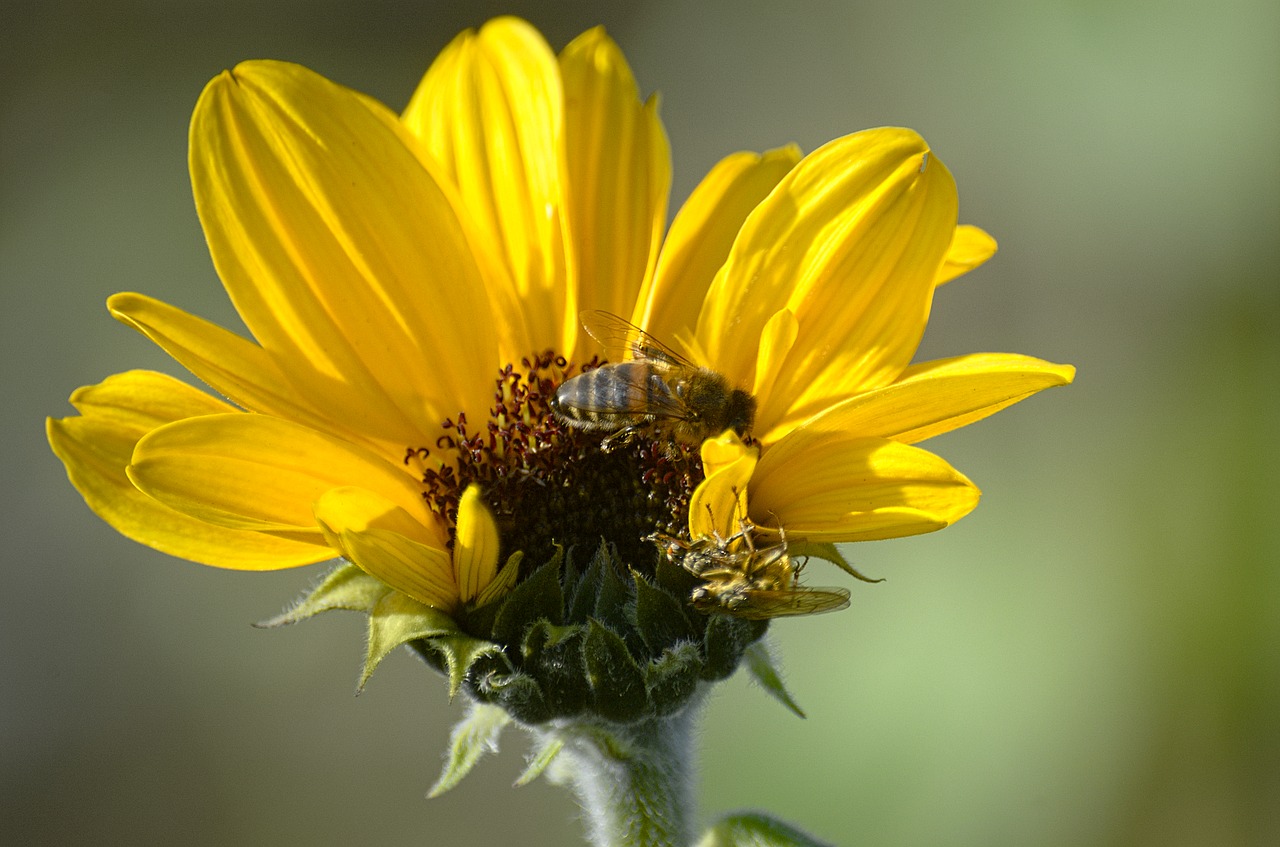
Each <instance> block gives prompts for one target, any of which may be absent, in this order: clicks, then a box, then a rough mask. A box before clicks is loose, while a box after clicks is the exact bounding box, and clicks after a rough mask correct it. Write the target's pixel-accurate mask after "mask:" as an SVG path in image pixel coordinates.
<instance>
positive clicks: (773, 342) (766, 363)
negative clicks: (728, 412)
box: [751, 309, 800, 431]
mask: <svg viewBox="0 0 1280 847" xmlns="http://www.w3.org/2000/svg"><path fill="white" fill-rule="evenodd" d="M799 333H800V323H799V321H797V320H796V316H795V314H794V313H792V311H791V310H790V309H779V310H778V311H777V312H775V313H774V314H773V317H771V318H769V321H768V322H767V323H766V324H765V325H764V330H763V331H761V333H760V351H759V353H758V354H757V356H756V384H755V387H754V388H753V389H752V391H751V394H752V396H754V397H755V398H756V407H757V408H759V407H760V406H765V407H768V406H769V405H770V403H771V394H772V392H773V386H774V383H776V382H777V380H778V374H780V373H782V368H783V363H784V362H785V361H786V360H787V356H789V355H790V354H791V348H792V347H794V346H795V344H796V336H797V335H799ZM756 430H757V431H759V427H756Z"/></svg>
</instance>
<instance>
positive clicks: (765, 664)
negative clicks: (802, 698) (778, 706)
mask: <svg viewBox="0 0 1280 847" xmlns="http://www.w3.org/2000/svg"><path fill="white" fill-rule="evenodd" d="M743 658H744V659H746V661H747V672H748V673H750V674H751V676H752V678H754V679H755V681H756V682H758V683H759V684H760V687H761V688H763V689H764V690H765V691H767V692H769V693H770V694H772V695H773V696H774V697H776V698H777V699H778V700H779V702H781V703H782V705H784V706H786V707H787V708H788V709H790V710H791V711H793V712H795V713H796V714H797V715H799V716H800V717H802V718H803V717H804V716H805V715H804V710H803V709H801V708H800V706H799V705H797V704H796V701H795V700H793V699H792V698H791V693H790V692H789V691H787V687H786V686H785V685H783V684H782V675H781V674H779V673H778V669H777V668H776V667H774V664H773V657H772V656H770V655H769V648H767V647H766V646H765V644H764V642H763V641H757V642H756V643H755V644H752V645H751V646H750V647H748V648H747V649H746V651H745V652H744V653H743Z"/></svg>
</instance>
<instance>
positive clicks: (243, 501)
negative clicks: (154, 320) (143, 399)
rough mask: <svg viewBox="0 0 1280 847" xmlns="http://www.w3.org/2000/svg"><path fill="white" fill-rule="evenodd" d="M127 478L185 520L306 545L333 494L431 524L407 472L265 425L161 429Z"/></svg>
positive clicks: (304, 431)
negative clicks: (322, 502)
mask: <svg viewBox="0 0 1280 847" xmlns="http://www.w3.org/2000/svg"><path fill="white" fill-rule="evenodd" d="M128 472H129V478H130V479H132V480H133V483H134V484H135V485H137V486H138V487H139V488H141V489H142V490H143V491H144V492H146V493H147V494H150V495H151V496H152V497H155V498H156V499H157V500H160V501H161V502H162V503H164V504H166V505H167V506H169V507H171V508H173V509H176V510H178V511H180V512H182V513H183V514H187V515H191V516H193V517H197V518H200V519H201V520H204V521H207V522H209V523H212V524H216V525H218V526H225V527H230V528H232V529H252V530H258V531H261V532H271V533H273V534H275V535H279V536H281V537H285V538H291V539H300V540H304V541H310V542H312V543H317V542H319V540H320V537H321V531H320V528H319V526H318V525H317V524H316V521H315V516H314V513H313V509H314V505H315V503H316V502H317V501H318V500H319V499H320V496H321V495H323V494H324V493H325V492H326V491H329V490H330V489H333V488H341V487H345V486H354V487H358V488H364V489H366V490H369V491H372V492H375V493H377V494H379V495H381V496H382V497H384V498H385V499H387V500H389V501H390V502H392V503H394V504H395V505H397V506H399V507H400V508H402V509H404V510H405V511H406V512H408V513H409V514H410V515H411V516H413V517H414V518H415V519H416V520H418V522H420V523H422V524H423V525H428V524H429V523H430V522H431V521H433V520H434V518H433V517H432V516H431V514H430V512H429V511H428V509H427V506H426V504H425V502H424V501H423V499H422V494H421V489H420V487H419V485H418V484H417V482H416V481H415V480H414V479H413V478H412V477H411V476H410V475H409V474H408V473H407V472H406V471H405V469H404V468H403V467H401V466H397V465H394V464H392V463H390V462H388V461H386V460H384V459H382V458H381V457H380V456H378V455H377V454H375V453H373V452H372V451H370V450H367V449H365V448H363V447H359V446H357V445H355V444H350V443H347V442H344V441H341V440H339V439H337V438H334V437H332V436H329V435H327V434H324V433H321V432H318V431H316V430H313V429H310V428H308V427H305V426H302V425H300V424H296V423H292V422H290V421H283V420H280V419H278V418H270V417H266V416H264V415H248V414H237V415H210V416H207V417H202V418H191V419H188V420H184V421H178V422H177V423H173V424H169V425H168V426H163V427H160V428H159V429H156V430H154V431H152V432H151V433H150V434H148V435H147V436H146V437H145V438H143V439H142V440H141V441H139V442H138V447H137V449H136V450H135V451H134V455H133V463H132V464H131V465H130V466H129V469H128Z"/></svg>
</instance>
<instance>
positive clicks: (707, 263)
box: [632, 146, 800, 344]
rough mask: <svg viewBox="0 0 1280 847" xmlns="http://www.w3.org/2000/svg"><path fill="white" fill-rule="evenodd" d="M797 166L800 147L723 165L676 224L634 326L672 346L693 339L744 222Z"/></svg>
mask: <svg viewBox="0 0 1280 847" xmlns="http://www.w3.org/2000/svg"><path fill="white" fill-rule="evenodd" d="M798 161H800V150H799V148H797V147H795V146H790V147H783V148H781V149H778V150H770V151H769V152H767V153H765V154H763V155H761V154H759V153H734V154H732V155H730V156H726V157H725V158H724V159H721V160H720V162H718V163H717V164H716V166H715V167H714V168H712V169H711V171H710V172H709V173H708V174H707V175H706V176H705V177H704V178H703V180H702V182H700V183H699V184H698V187H697V188H695V189H694V190H693V193H692V194H690V195H689V199H688V200H687V201H685V204H684V206H683V207H681V209H680V212H679V213H678V214H677V215H676V217H675V220H674V221H672V223H671V230H670V231H669V232H668V233H667V237H666V240H665V241H664V242H663V244H662V253H661V254H660V255H659V257H658V266H657V269H656V270H655V271H654V275H653V277H652V278H651V279H652V284H651V285H649V286H646V288H645V290H644V291H642V292H641V294H640V301H639V303H638V304H637V307H636V312H635V313H634V314H633V315H632V322H633V323H635V324H636V325H637V326H641V327H644V328H645V329H646V330H647V331H648V332H649V333H650V334H651V335H653V336H655V337H656V338H659V339H661V340H663V341H665V342H667V343H668V344H671V343H672V342H673V341H675V340H677V339H679V340H683V339H684V337H685V336H689V337H691V336H692V334H693V330H694V324H695V323H696V321H697V316H698V312H699V310H700V309H701V308H702V301H703V300H704V299H705V298H706V296H707V289H708V288H710V287H711V281H712V280H713V279H714V278H715V275H716V271H718V270H720V267H721V266H722V265H723V264H724V262H725V259H726V258H727V257H728V255H729V248H730V247H731V246H732V245H733V240H734V238H736V237H737V235H738V230H740V229H741V228H742V222H743V221H745V220H746V219H747V215H749V214H750V213H751V211H752V210H753V209H755V207H756V206H758V205H759V204H760V202H761V201H762V200H764V198H765V197H766V196H768V194H769V192H770V191H772V190H773V189H774V186H776V185H777V184H778V181H779V180H781V179H782V178H783V177H784V176H786V174H787V172H788V171H790V170H791V169H792V168H793V167H795V164H796V162H798Z"/></svg>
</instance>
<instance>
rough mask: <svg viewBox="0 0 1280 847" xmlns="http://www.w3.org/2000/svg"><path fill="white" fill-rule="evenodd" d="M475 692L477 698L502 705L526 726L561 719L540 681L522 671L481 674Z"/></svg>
mask: <svg viewBox="0 0 1280 847" xmlns="http://www.w3.org/2000/svg"><path fill="white" fill-rule="evenodd" d="M474 691H475V696H476V697H478V698H480V699H481V700H483V701H485V702H486V703H493V704H495V705H497V706H500V707H501V708H503V709H505V710H506V711H507V712H508V713H509V714H510V715H511V717H513V718H515V719H516V720H518V721H520V722H521V723H522V724H526V725H530V726H532V725H534V724H540V723H543V722H545V721H549V720H551V719H552V718H554V717H557V715H555V714H554V713H553V712H552V711H551V709H550V708H549V707H548V706H547V698H546V695H545V694H544V692H543V690H542V686H540V685H539V684H538V680H536V679H534V678H533V677H531V676H529V674H527V673H523V672H521V671H515V672H514V673H501V672H496V671H495V672H490V673H484V674H480V675H479V676H478V678H477V679H476V681H475V687H474Z"/></svg>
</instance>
